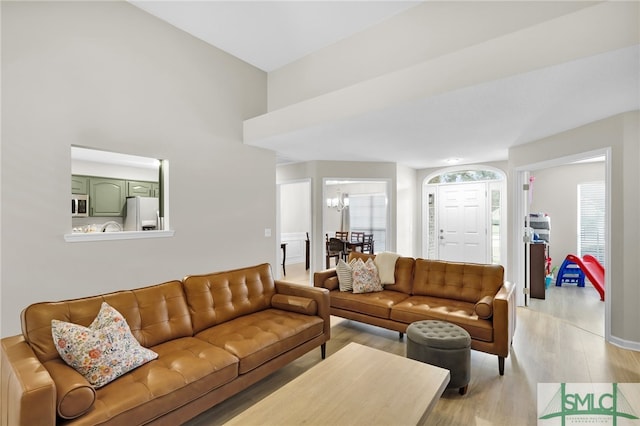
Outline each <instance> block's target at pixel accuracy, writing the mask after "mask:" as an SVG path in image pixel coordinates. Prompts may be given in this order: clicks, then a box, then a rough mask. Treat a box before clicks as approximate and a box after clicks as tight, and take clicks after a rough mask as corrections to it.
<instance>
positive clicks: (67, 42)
mask: <svg viewBox="0 0 640 426" xmlns="http://www.w3.org/2000/svg"><path fill="white" fill-rule="evenodd" d="M1 7H2V124H3V126H2V146H1V147H2V157H1V160H2V168H1V170H2V181H1V184H2V188H1V189H2V191H1V197H2V199H1V203H0V204H1V217H2V248H1V254H2V257H1V262H0V263H1V267H2V271H1V281H0V282H1V289H2V295H1V296H2V301H1V306H2V312H1V315H2V316H1V321H2V328H1V335H2V336H7V335H12V334H16V333H19V332H20V318H19V315H20V311H21V310H22V309H23V308H24V307H26V306H27V305H28V304H30V303H33V302H38V301H45V300H60V299H65V298H75V297H81V296H88V295H94V294H100V293H104V292H109V291H115V290H119V289H129V288H134V287H137V286H144V285H151V284H156V283H159V282H164V281H168V280H172V279H180V278H182V277H183V276H185V275H187V274H195V273H204V272H209V271H216V270H222V269H228V268H235V267H241V266H246V265H252V264H257V263H260V262H270V263H272V264H273V263H274V262H275V259H276V253H277V250H278V249H279V247H277V246H276V239H275V238H276V236H275V235H274V234H272V237H271V238H265V237H264V229H265V228H272V229H275V211H276V208H275V200H276V196H275V174H274V170H275V155H274V154H273V153H272V152H270V151H265V150H261V149H256V148H251V147H247V146H245V145H243V143H242V121H243V120H245V119H247V118H249V117H253V116H256V115H259V114H261V113H264V112H265V111H266V104H267V101H266V93H267V92H266V75H265V73H263V72H262V71H260V70H257V69H256V68H253V67H251V66H249V65H247V64H246V63H244V62H242V61H240V60H238V59H236V58H233V57H231V56H229V55H228V54H226V53H224V52H222V51H220V50H218V49H215V48H213V47H211V46H209V45H207V44H205V43H203V42H201V41H199V40H197V39H195V38H193V37H191V36H189V35H187V34H185V33H183V32H181V31H179V30H177V29H176V28H174V27H172V26H170V25H168V24H166V23H164V22H162V21H160V20H158V19H156V18H154V17H152V16H151V15H148V14H146V13H145V12H143V11H141V10H139V9H137V8H135V7H133V6H131V5H129V4H128V3H126V2H2V4H1ZM72 144H74V145H81V146H87V147H93V148H102V149H105V150H110V151H116V152H123V153H128V154H134V155H142V156H148V157H154V158H163V159H168V160H169V162H170V182H169V189H170V201H171V225H172V228H173V229H174V230H175V236H174V237H173V238H163V239H148V240H127V241H103V242H85V243H66V242H65V241H64V239H63V235H64V234H65V233H68V232H69V231H70V230H71V217H70V215H69V207H68V205H69V202H68V199H69V192H70V175H71V160H70V146H71V145H72Z"/></svg>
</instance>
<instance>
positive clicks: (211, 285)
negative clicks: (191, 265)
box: [183, 263, 276, 333]
mask: <svg viewBox="0 0 640 426" xmlns="http://www.w3.org/2000/svg"><path fill="white" fill-rule="evenodd" d="M183 283H184V291H185V293H186V296H187V302H188V304H189V310H190V312H191V318H192V321H193V329H194V332H195V333H198V332H200V331H202V330H204V329H207V328H209V327H212V326H214V325H217V324H221V323H224V322H226V321H230V320H232V319H235V318H238V317H242V316H244V315H248V314H251V313H254V312H258V311H262V310H264V309H267V308H269V307H271V298H272V297H273V295H274V294H275V293H276V290H275V283H274V281H273V277H272V276H271V265H269V264H268V263H263V264H261V265H256V266H252V267H247V268H241V269H235V270H231V271H223V272H215V273H210V274H205V275H191V276H188V277H186V278H185V279H184V280H183Z"/></svg>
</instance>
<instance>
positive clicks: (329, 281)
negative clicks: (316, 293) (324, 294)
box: [313, 268, 338, 290]
mask: <svg viewBox="0 0 640 426" xmlns="http://www.w3.org/2000/svg"><path fill="white" fill-rule="evenodd" d="M313 286H314V287H319V288H326V289H328V290H334V289H336V288H337V287H338V273H337V272H336V268H333V269H327V270H324V271H319V272H315V273H314V274H313Z"/></svg>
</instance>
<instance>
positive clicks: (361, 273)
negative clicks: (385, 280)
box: [351, 259, 384, 293]
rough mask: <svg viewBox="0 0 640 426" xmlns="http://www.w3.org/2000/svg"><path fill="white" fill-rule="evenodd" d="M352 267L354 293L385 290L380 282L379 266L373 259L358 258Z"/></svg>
mask: <svg viewBox="0 0 640 426" xmlns="http://www.w3.org/2000/svg"><path fill="white" fill-rule="evenodd" d="M351 268H352V274H353V292H354V293H372V292H374V291H382V290H384V288H383V287H382V284H381V283H380V276H379V275H378V268H376V264H375V263H374V262H373V260H372V259H367V261H366V262H363V261H362V259H358V260H357V261H356V262H355V263H354V264H353V265H352V267H351Z"/></svg>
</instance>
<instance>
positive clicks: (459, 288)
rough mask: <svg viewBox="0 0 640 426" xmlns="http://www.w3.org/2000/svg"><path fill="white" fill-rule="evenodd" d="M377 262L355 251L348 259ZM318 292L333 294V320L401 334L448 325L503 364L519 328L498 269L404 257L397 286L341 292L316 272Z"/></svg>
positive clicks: (331, 278)
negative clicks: (431, 323) (430, 323)
mask: <svg viewBox="0 0 640 426" xmlns="http://www.w3.org/2000/svg"><path fill="white" fill-rule="evenodd" d="M354 257H360V258H362V259H364V260H366V259H367V258H369V257H375V256H372V255H368V254H362V253H357V252H351V254H350V255H349V259H350V260H351V259H353V258H354ZM314 285H315V287H321V288H326V289H328V290H330V292H329V294H330V298H331V315H335V316H339V317H343V318H347V319H350V320H355V321H359V322H364V323H367V324H371V325H375V326H378V327H384V328H387V329H390V330H395V331H398V332H400V336H401V337H402V335H403V333H404V332H405V331H406V330H407V327H408V326H409V324H411V323H412V322H414V321H420V320H429V319H433V320H444V321H449V322H452V323H454V324H457V325H459V326H460V327H462V328H464V329H465V330H467V331H468V332H469V334H470V335H471V348H472V349H475V350H478V351H482V352H487V353H490V354H494V355H498V369H499V372H500V375H503V374H504V360H505V358H506V357H508V356H509V348H510V346H511V341H512V339H513V334H514V331H515V327H516V313H515V293H514V287H515V286H514V285H513V284H512V283H509V282H506V281H504V268H503V267H502V266H500V265H481V264H472V263H456V262H444V261H438V260H427V259H414V258H411V257H400V258H399V259H398V260H397V261H396V265H395V284H393V285H385V286H384V290H383V291H380V292H374V293H360V294H354V293H351V292H342V291H340V289H339V287H338V277H337V274H336V270H335V268H334V269H328V270H326V271H321V272H316V273H315V274H314Z"/></svg>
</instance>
